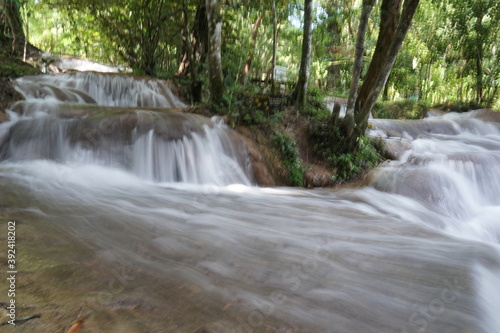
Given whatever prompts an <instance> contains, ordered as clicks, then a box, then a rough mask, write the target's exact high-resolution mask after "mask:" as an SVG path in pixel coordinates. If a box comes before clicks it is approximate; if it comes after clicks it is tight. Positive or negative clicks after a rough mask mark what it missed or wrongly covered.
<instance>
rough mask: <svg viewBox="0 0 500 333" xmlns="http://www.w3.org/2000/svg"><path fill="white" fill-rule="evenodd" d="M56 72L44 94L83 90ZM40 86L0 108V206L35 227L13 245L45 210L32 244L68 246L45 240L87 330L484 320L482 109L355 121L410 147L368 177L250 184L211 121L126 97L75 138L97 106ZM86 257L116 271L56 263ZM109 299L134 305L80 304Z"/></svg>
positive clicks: (498, 226)
mask: <svg viewBox="0 0 500 333" xmlns="http://www.w3.org/2000/svg"><path fill="white" fill-rule="evenodd" d="M37 80H41V79H37ZM56 80H57V79H55V78H51V79H50V85H53V84H55V82H56ZM64 80H68V82H69V81H70V79H64ZM117 80H118V79H117ZM47 82H49V81H47ZM65 82H66V81H65ZM68 82H66V83H65V84H63V85H59V86H58V89H61V91H62V92H61V93H58V94H59V95H65V96H67V95H71V94H73V96H77V97H75V100H72V101H71V102H72V103H75V102H78V103H82V102H84V101H85V100H86V98H87V97H86V96H90V97H91V98H92V99H93V100H94V101H96V102H98V103H99V100H100V99H101V97H97V96H99V94H98V93H94V94H89V93H88V89H87V90H77V88H76V87H77V85H73V86H72V88H71V89H72V90H70V91H69V92H68V91H67V90H64V89H65V87H66V88H67V87H69V86H70V83H68ZM31 84H32V82H31V83H30V84H29V85H31ZM120 85H122V86H126V85H125V83H123V82H122V83H120ZM30 89H31V88H30ZM43 89H45V90H44V91H45V93H44V94H41V93H38V95H37V93H33V92H32V93H31V94H32V95H29V97H30V99H28V100H27V101H26V102H22V103H24V104H23V105H21V106H17V108H19V109H20V110H22V111H19V112H24V115H20V116H16V115H15V114H14V113H13V112H11V113H10V115H11V121H10V122H8V123H4V124H0V142H1V147H0V157H1V158H2V162H1V163H0V190H1V193H2V194H1V198H2V204H1V206H0V207H1V208H2V211H1V212H3V213H2V214H3V215H4V216H5V217H6V218H8V219H9V220H14V219H18V220H22V223H23V224H24V225H27V227H28V226H29V225H30V224H31V226H32V227H33V228H34V229H36V230H37V232H36V234H37V236H29V237H28V235H24V236H22V237H24V238H25V239H26V240H24V241H23V243H21V242H20V243H19V248H20V251H21V250H22V248H23V247H22V246H25V248H26V249H31V248H32V247H30V246H29V244H30V242H32V243H36V242H37V241H38V242H42V241H43V239H44V237H45V236H44V235H45V234H44V233H47V235H46V237H49V235H48V233H49V231H45V230H46V229H45V227H46V228H49V229H50V230H56V232H54V231H51V232H52V234H50V237H51V238H50V239H51V243H47V244H46V247H47V248H48V249H50V247H51V246H54V247H55V248H56V247H57V246H61V245H60V243H62V244H65V243H64V240H66V239H68V238H69V239H72V240H74V241H72V242H77V243H78V244H80V245H79V246H81V247H82V248H85V254H83V252H82V254H81V255H79V254H78V253H76V254H74V253H73V252H69V254H67V255H65V256H61V254H53V253H52V252H50V251H49V250H45V251H48V252H47V253H52V254H51V255H52V256H53V257H54V258H53V259H49V258H48V259H47V260H54V261H55V260H57V261H58V262H59V263H67V264H68V265H69V267H71V269H69V272H68V271H65V274H66V275H65V276H64V277H60V278H59V279H60V281H61V283H60V287H58V288H68V289H71V288H69V287H68V286H67V285H70V286H73V284H72V282H71V281H78V283H77V287H74V289H75V293H76V294H78V292H80V293H81V294H82V295H84V296H82V298H76V297H75V299H74V300H73V299H70V300H68V301H67V302H68V303H69V305H67V309H70V308H71V306H73V305H74V304H77V305H74V306H75V308H78V309H80V310H81V311H82V312H85V311H86V310H87V308H92V309H93V311H95V312H93V314H92V315H91V316H90V317H89V319H88V323H87V325H92V324H93V323H95V325H96V326H93V330H92V332H111V331H119V332H197V331H198V330H199V331H198V332H339V333H344V332H345V333H353V332H363V333H364V332H377V333H378V332H380V333H382V332H397V333H403V332H407V333H410V332H415V333H421V332H436V333H444V332H464V333H465V332H478V333H479V332H484V333H497V332H500V322H499V320H498V314H499V313H500V298H499V297H500V295H499V294H500V251H499V250H500V195H499V194H500V193H499V189H500V168H498V166H499V164H500V126H499V124H498V123H496V122H491V121H486V119H485V117H483V113H480V112H471V113H466V114H450V115H445V116H441V117H434V118H428V119H425V120H421V121H414V122H410V121H406V122H403V121H389V120H373V128H372V134H373V135H378V136H382V137H392V139H391V140H395V141H401V142H404V143H405V144H407V145H409V146H410V147H411V149H409V150H408V151H407V152H406V153H405V154H403V155H402V158H401V160H400V161H393V162H390V163H388V164H385V166H383V167H381V168H379V169H378V170H376V171H375V172H374V173H373V175H372V177H371V179H372V180H371V183H370V185H369V186H366V187H363V188H353V189H343V190H327V189H318V190H301V189H291V188H259V187H255V186H251V171H250V170H251V169H250V168H248V166H247V164H246V163H247V162H246V159H245V158H244V156H243V157H242V156H241V154H240V153H242V152H243V153H244V152H245V151H244V149H243V148H241V146H239V144H235V145H232V144H231V142H235V140H236V138H235V137H234V134H233V133H231V132H230V131H228V130H227V129H226V128H225V127H224V125H222V124H218V123H216V122H213V121H211V120H208V119H202V118H201V117H198V116H194V115H193V116H192V115H186V116H185V115H180V116H171V115H168V116H164V114H165V112H163V113H161V115H159V113H158V112H159V111H155V110H151V109H148V110H146V111H130V110H126V112H119V113H118V114H119V116H115V115H114V114H113V116H109V117H111V118H112V119H114V120H113V121H116V120H115V118H113V117H118V118H116V119H118V120H117V121H118V123H119V124H120V126H112V128H113V130H112V131H106V129H108V128H109V127H107V126H105V127H103V128H104V129H103V128H101V132H104V134H102V133H101V134H98V135H91V137H92V138H93V140H91V142H90V144H89V141H88V138H87V136H83V137H82V135H81V134H79V131H83V132H85V130H86V129H88V128H99V127H98V126H99V124H102V122H101V121H102V120H101V118H100V117H99V116H95V114H98V115H101V114H102V110H101V109H99V110H98V112H96V113H95V114H94V113H92V112H93V111H92V112H91V111H88V108H89V109H91V106H89V104H87V106H86V108H85V109H84V108H82V107H81V106H79V107H76V106H75V105H74V104H71V105H70V106H68V105H67V104H64V105H61V104H60V102H54V99H55V97H54V94H53V93H52V92H50V91H54V90H53V89H52V88H50V89H49V90H47V89H46V88H43ZM119 89H123V88H119ZM126 89H129V91H135V90H134V89H135V88H126ZM141 89H142V88H141ZM139 91H140V89H139ZM110 94H112V95H113V94H116V96H121V95H126V94H125V93H123V94H122V93H120V92H116V93H110ZM34 97H37V99H36V100H35V99H33V98H34ZM118 99H121V97H120V98H116V99H114V100H118ZM158 99H160V97H158ZM87 100H88V99H87ZM135 100H142V99H141V98H136V99H135ZM155 103H156V102H155ZM107 105H108V106H117V105H118V106H126V105H121V104H107ZM135 106H140V107H147V106H144V105H140V103H139V104H136V105H135ZM163 106H164V107H168V106H169V105H163ZM149 107H158V105H156V104H155V105H150V106H149ZM68 110H70V111H71V112H73V113H72V114H73V116H71V117H70V116H69V115H68V112H69V111H68ZM75 110H76V111H75ZM112 111H113V110H112V109H106V112H112ZM75 112H76V114H78V117H76V116H74V114H75ZM113 112H114V111H113ZM82 114H83V115H82ZM130 114H132V115H133V116H131V115H130ZM109 117H108V116H106V119H108V118H109ZM171 117H173V118H171ZM95 119H98V120H95ZM172 119H173V120H172ZM113 123H114V122H113ZM96 126H97V127H96ZM174 127H175V128H174ZM179 128H181V129H179ZM108 132H109V133H108ZM171 132H172V133H171ZM91 133H93V132H91ZM169 133H170V134H169ZM38 224H40V226H44V227H43V228H40V229H37V225H38ZM47 230H48V229H47ZM19 237H21V236H19ZM40 239H41V240H40ZM47 239H48V238H47ZM23 244H26V245H23ZM36 244H40V243H36ZM58 244H59V245H58ZM64 246H66V245H64ZM25 251H28V250H25ZM32 251H34V250H32ZM68 251H69V250H68ZM82 251H83V250H82ZM87 257H88V258H92V260H90V259H89V260H90V261H91V262H93V263H94V262H105V263H106V265H104V267H105V268H104V269H103V270H105V269H111V268H113V267H114V268H117V267H119V268H120V269H126V271H127V276H126V278H124V279H118V278H116V279H118V280H116V279H115V280H112V281H111V280H110V281H111V282H109V283H104V284H103V285H104V287H97V286H95V285H94V284H92V281H93V280H95V281H100V280H99V278H98V277H99V273H98V272H94V271H93V270H90V271H88V272H87V273H82V272H81V271H79V270H78V268H77V266H78V264H74V263H78V262H80V261H82V260H83V258H87ZM96 258H97V259H96ZM24 265H28V263H25V264H24ZM72 265H73V266H72ZM93 265H94V264H93ZM95 265H97V264H95ZM41 267H44V266H43V265H42V266H41ZM89 267H92V266H89ZM99 267H101V266H99ZM19 269H20V270H21V271H22V266H21V267H20V268H19ZM75 272H78V274H77V273H75ZM40 276H42V275H40ZM49 276H52V278H54V276H53V275H49ZM116 281H121V284H122V285H123V288H119V289H117V288H113V289H112V290H111V289H110V287H109V285H110V284H111V283H112V282H113V283H115V282H116ZM96 283H97V282H96ZM116 283H118V282H116ZM81 286H85V288H83V287H81ZM38 288H41V289H42V290H43V289H44V284H43V283H41V284H40V285H39V286H38ZM87 288H88V289H92V288H94V289H92V290H93V291H94V292H93V293H92V292H90V291H87ZM99 288H100V289H99ZM79 289H85V291H78V290H79ZM96 290H98V291H100V292H103V291H104V292H107V293H108V296H109V297H107V298H106V299H105V300H103V299H102V298H99V297H96V296H95V295H96V294H95V291H96ZM173 290H177V291H176V292H173ZM179 290H182V292H180V291H179ZM78 295H79V294H78ZM180 295H181V296H180ZM82 299H84V300H85V301H82ZM89 300H91V301H89ZM47 302H48V303H49V304H52V305H53V304H55V303H57V302H56V301H54V300H52V299H51V301H47ZM116 304H119V305H120V306H121V308H119V310H120V309H121V310H122V311H131V313H134V311H135V312H138V313H139V314H140V316H139V317H140V318H136V319H134V322H133V323H132V319H130V318H132V317H120V318H121V322H120V325H122V324H123V325H125V326H117V325H118V324H117V323H115V322H114V321H113V320H114V319H113V318H115V317H113V316H119V314H117V312H116V311H115V312H113V316H111V315H109V316H108V317H103V316H101V317H99V315H98V314H96V313H103V312H105V311H108V312H106V313H108V314H109V313H111V312H109V311H111V310H109V308H110V307H113V306H115V307H116ZM123 304H125V305H127V304H133V305H134V306H135V307H134V308H133V310H130V309H128V308H127V309H125V310H124V309H123V308H124V307H125V305H123ZM27 305H35V306H36V305H37V304H27ZM52 309H55V310H51V309H50V307H49V309H46V310H44V311H45V312H44V313H48V314H47V315H48V316H49V317H50V313H51V312H50V311H57V309H56V308H55V306H53V307H52ZM113 309H114V308H113ZM127 316H129V315H127ZM43 318H44V316H42V317H41V319H43ZM126 318H129V319H126ZM141 320H142V321H141ZM54 321H55V322H56V321H57V320H56V319H54ZM129 321H130V323H129ZM136 321H137V323H138V324H137V325H136ZM25 325H31V326H27V327H32V328H37V325H40V326H38V328H37V329H38V331H39V332H51V330H50V329H49V328H48V327H52V326H50V325H51V324H48V323H46V322H43V321H39V322H36V321H30V322H29V323H26V324H25ZM44 325H45V326H44ZM47 325H48V326H47ZM113 325H114V326H113ZM134 325H135V326H134ZM84 327H85V326H84ZM96 327H97V328H96ZM117 327H121V328H117ZM123 327H126V328H123ZM203 329H204V330H203Z"/></svg>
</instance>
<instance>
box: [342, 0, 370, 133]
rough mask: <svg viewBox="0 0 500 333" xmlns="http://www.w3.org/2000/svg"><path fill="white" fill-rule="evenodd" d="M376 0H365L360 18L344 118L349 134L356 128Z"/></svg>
mask: <svg viewBox="0 0 500 333" xmlns="http://www.w3.org/2000/svg"><path fill="white" fill-rule="evenodd" d="M374 3H375V0H363V9H362V11H361V18H360V20H359V27H358V34H357V37H356V53H355V56H354V66H353V72H352V80H351V87H350V89H349V97H348V99H347V109H346V115H345V118H344V125H345V128H346V134H347V135H348V136H349V135H351V132H352V130H353V128H354V103H355V102H356V99H357V96H358V86H359V80H360V78H361V72H362V71H363V53H364V51H365V34H366V30H367V29H368V19H369V18H370V13H371V11H372V9H373V5H374Z"/></svg>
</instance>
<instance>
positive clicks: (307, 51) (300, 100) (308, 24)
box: [293, 0, 313, 109]
mask: <svg viewBox="0 0 500 333" xmlns="http://www.w3.org/2000/svg"><path fill="white" fill-rule="evenodd" d="M312 5H313V0H305V1H304V36H303V39H302V59H301V61H300V69H299V79H298V81H297V87H296V88H295V91H294V93H293V96H294V98H295V105H296V107H297V108H299V109H300V108H303V107H304V105H305V102H306V94H307V85H308V81H309V64H310V62H311V43H312Z"/></svg>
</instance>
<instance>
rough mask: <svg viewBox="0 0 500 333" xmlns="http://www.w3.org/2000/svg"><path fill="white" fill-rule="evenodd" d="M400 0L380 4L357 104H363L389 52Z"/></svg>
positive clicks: (385, 0) (397, 19)
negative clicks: (376, 31) (377, 27)
mask: <svg viewBox="0 0 500 333" xmlns="http://www.w3.org/2000/svg"><path fill="white" fill-rule="evenodd" d="M401 2H402V0H383V1H382V5H381V7H380V12H381V15H380V21H381V23H380V32H379V35H378V39H377V45H376V46H375V51H374V53H373V57H372V60H371V62H370V66H369V67H368V71H367V72H366V76H365V78H364V80H363V85H362V86H361V88H360V90H359V95H358V98H357V99H358V101H357V103H358V106H361V105H363V104H364V102H365V101H366V99H367V98H368V95H369V94H370V91H371V90H372V89H373V87H374V86H375V84H376V83H377V79H378V77H379V76H380V71H381V70H382V64H383V63H384V61H385V60H386V58H387V53H388V52H389V48H390V45H391V42H392V40H393V38H394V33H395V32H396V27H397V25H398V22H399V18H400V10H401ZM358 110H359V109H358Z"/></svg>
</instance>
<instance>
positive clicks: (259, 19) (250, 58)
mask: <svg viewBox="0 0 500 333" xmlns="http://www.w3.org/2000/svg"><path fill="white" fill-rule="evenodd" d="M263 17H264V14H263V13H259V16H258V17H257V21H255V24H254V26H253V31H252V43H251V44H250V54H249V56H248V59H247V62H246V64H245V67H244V68H243V73H242V75H241V84H243V85H246V84H247V82H248V75H249V74H250V67H251V66H252V62H253V56H254V54H255V47H256V45H257V33H258V31H259V27H260V25H261V23H262V18H263Z"/></svg>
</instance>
